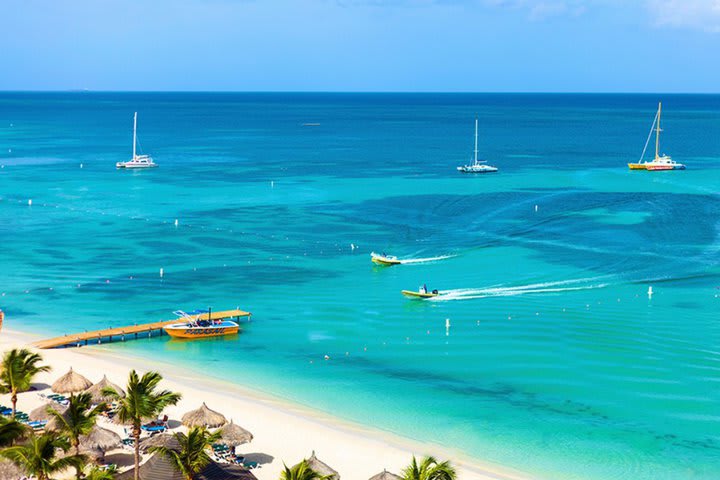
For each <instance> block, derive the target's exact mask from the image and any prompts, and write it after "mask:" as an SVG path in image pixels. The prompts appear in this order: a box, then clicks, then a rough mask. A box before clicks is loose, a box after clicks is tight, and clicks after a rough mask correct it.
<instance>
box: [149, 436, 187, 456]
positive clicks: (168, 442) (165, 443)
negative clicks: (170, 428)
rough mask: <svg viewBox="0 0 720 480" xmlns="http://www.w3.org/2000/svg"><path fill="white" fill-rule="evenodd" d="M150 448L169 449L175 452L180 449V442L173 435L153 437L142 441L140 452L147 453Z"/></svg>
mask: <svg viewBox="0 0 720 480" xmlns="http://www.w3.org/2000/svg"><path fill="white" fill-rule="evenodd" d="M150 447H167V448H170V449H173V450H179V449H180V442H178V441H177V438H175V435H173V434H172V433H160V434H158V435H152V436H150V437H147V438H145V439H143V440H141V441H140V451H142V452H143V453H145V452H147V450H148V449H149V448H150Z"/></svg>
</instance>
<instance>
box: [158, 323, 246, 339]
mask: <svg viewBox="0 0 720 480" xmlns="http://www.w3.org/2000/svg"><path fill="white" fill-rule="evenodd" d="M163 330H165V333H167V334H168V335H170V336H171V337H174V338H207V337H222V336H224V335H235V334H237V333H238V332H239V331H240V326H239V325H231V326H209V327H188V326H187V325H170V326H167V327H164V328H163Z"/></svg>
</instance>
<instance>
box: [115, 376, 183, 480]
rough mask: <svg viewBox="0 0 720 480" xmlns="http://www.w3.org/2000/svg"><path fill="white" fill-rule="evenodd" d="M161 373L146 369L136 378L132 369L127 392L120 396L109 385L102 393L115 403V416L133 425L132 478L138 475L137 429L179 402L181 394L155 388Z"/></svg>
mask: <svg viewBox="0 0 720 480" xmlns="http://www.w3.org/2000/svg"><path fill="white" fill-rule="evenodd" d="M161 380H162V375H160V374H159V373H157V372H148V373H146V374H145V375H143V376H142V377H139V376H138V374H137V372H136V371H135V370H133V371H131V372H130V376H129V378H128V383H127V388H126V395H125V397H124V398H123V397H121V396H120V395H119V394H118V393H117V392H116V391H115V390H113V389H111V388H108V389H106V390H104V391H103V394H104V395H106V396H109V397H111V398H113V399H114V400H115V401H117V402H118V405H119V406H118V410H117V413H116V416H117V418H118V419H119V420H120V421H121V422H123V423H128V424H130V425H131V427H132V435H133V438H134V440H135V480H139V478H140V477H139V475H140V432H141V427H142V423H143V421H144V420H146V419H150V418H156V417H157V416H158V415H159V414H161V413H162V411H163V410H164V409H165V408H166V407H167V406H169V405H175V404H176V403H177V402H179V401H180V398H181V395H180V394H179V393H174V392H171V391H169V390H157V386H158V384H159V383H160V381H161Z"/></svg>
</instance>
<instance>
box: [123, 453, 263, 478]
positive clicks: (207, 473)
mask: <svg viewBox="0 0 720 480" xmlns="http://www.w3.org/2000/svg"><path fill="white" fill-rule="evenodd" d="M133 475H134V472H133V469H132V468H131V469H129V470H127V471H125V472H123V473H120V474H118V475H116V476H115V480H132V479H133V478H134V476H133ZM195 478H196V480H257V479H256V478H255V476H254V475H253V474H252V473H250V472H249V471H247V470H246V469H244V468H243V467H241V466H239V465H230V464H224V463H217V462H210V464H208V466H207V467H205V468H203V469H202V471H201V472H200V473H199V474H197V475H196V476H195ZM140 480H185V477H183V476H182V474H180V473H178V471H177V470H176V469H175V468H174V467H173V466H172V464H171V463H170V462H169V461H168V460H167V459H166V458H165V457H163V456H162V455H158V454H155V455H153V456H152V457H150V459H149V460H148V461H147V462H145V463H143V464H142V465H140Z"/></svg>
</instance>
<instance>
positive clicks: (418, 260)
mask: <svg viewBox="0 0 720 480" xmlns="http://www.w3.org/2000/svg"><path fill="white" fill-rule="evenodd" d="M456 256H457V255H440V256H439V257H427V258H408V259H403V260H400V263H402V264H412V263H430V262H437V261H438V260H445V259H446V258H453V257H456Z"/></svg>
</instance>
